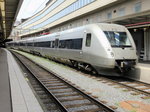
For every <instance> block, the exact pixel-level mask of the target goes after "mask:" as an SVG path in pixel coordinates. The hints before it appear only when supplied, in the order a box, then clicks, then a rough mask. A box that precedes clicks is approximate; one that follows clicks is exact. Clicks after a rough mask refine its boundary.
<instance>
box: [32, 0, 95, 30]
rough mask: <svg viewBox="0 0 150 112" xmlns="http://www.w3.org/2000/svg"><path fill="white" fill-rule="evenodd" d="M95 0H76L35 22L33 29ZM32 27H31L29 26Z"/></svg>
mask: <svg viewBox="0 0 150 112" xmlns="http://www.w3.org/2000/svg"><path fill="white" fill-rule="evenodd" d="M94 1H96V0H77V1H75V2H74V3H72V4H71V5H70V6H68V7H66V8H65V9H63V10H61V11H60V12H58V13H57V14H55V15H53V16H51V17H50V18H48V19H47V20H45V21H44V22H42V23H40V24H37V25H35V26H34V29H38V28H40V27H44V26H45V25H47V24H50V23H52V22H54V21H56V20H58V19H60V18H62V17H63V16H66V15H68V14H70V13H72V12H74V11H76V10H78V9H80V8H82V7H84V6H85V5H88V4H90V3H92V2H94ZM31 29H32V27H31Z"/></svg>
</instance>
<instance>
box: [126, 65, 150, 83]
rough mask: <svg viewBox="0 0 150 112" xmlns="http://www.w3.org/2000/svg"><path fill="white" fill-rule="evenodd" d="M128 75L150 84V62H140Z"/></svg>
mask: <svg viewBox="0 0 150 112" xmlns="http://www.w3.org/2000/svg"><path fill="white" fill-rule="evenodd" d="M127 77H129V78H132V79H137V80H139V81H142V82H146V83H149V84H150V64H144V63H138V64H137V66H136V67H135V69H134V70H132V71H131V72H130V73H129V74H128V75H127Z"/></svg>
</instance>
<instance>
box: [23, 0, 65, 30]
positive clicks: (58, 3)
mask: <svg viewBox="0 0 150 112" xmlns="http://www.w3.org/2000/svg"><path fill="white" fill-rule="evenodd" d="M64 1H65V0H57V1H56V2H55V3H53V5H51V6H50V7H49V8H48V9H47V10H46V11H45V12H43V13H42V14H41V15H39V16H36V17H34V18H33V19H31V20H30V21H29V22H27V23H25V24H23V25H22V27H25V26H27V25H29V24H32V23H34V22H36V21H38V20H40V19H42V18H43V17H44V16H46V15H47V14H49V13H50V12H51V11H52V10H53V9H55V8H56V7H58V6H59V5H60V4H61V3H62V2H64Z"/></svg>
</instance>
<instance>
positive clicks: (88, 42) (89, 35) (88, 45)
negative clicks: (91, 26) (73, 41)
mask: <svg viewBox="0 0 150 112" xmlns="http://www.w3.org/2000/svg"><path fill="white" fill-rule="evenodd" d="M85 45H86V47H90V46H91V33H88V34H87V35H86V44H85Z"/></svg>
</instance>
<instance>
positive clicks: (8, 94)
mask: <svg viewBox="0 0 150 112" xmlns="http://www.w3.org/2000/svg"><path fill="white" fill-rule="evenodd" d="M0 112H43V110H42V108H41V106H40V104H39V103H38V101H37V99H36V97H35V96H34V94H33V92H32V90H31V88H30V87H29V85H28V83H27V80H26V79H25V77H24V75H23V72H22V71H21V69H20V67H19V65H18V64H17V63H16V61H15V59H14V57H13V56H12V54H11V53H10V52H9V51H8V50H6V49H2V48H0Z"/></svg>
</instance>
